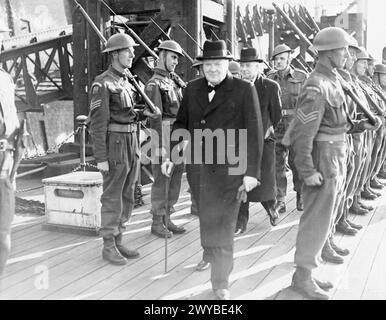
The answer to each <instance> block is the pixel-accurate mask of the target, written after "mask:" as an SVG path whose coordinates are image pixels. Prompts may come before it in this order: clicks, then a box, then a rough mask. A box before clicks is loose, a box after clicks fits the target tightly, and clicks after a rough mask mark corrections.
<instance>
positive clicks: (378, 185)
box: [370, 179, 384, 190]
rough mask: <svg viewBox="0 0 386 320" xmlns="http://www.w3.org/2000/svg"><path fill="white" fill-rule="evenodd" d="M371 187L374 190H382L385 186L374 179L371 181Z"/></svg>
mask: <svg viewBox="0 0 386 320" xmlns="http://www.w3.org/2000/svg"><path fill="white" fill-rule="evenodd" d="M370 187H371V188H373V189H378V190H382V189H383V187H384V185H383V184H382V183H379V182H378V181H377V180H376V179H373V180H371V181H370Z"/></svg>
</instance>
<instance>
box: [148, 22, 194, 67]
mask: <svg viewBox="0 0 386 320" xmlns="http://www.w3.org/2000/svg"><path fill="white" fill-rule="evenodd" d="M150 20H151V22H153V23H154V25H155V26H156V27H157V28H158V29H159V30H160V31H161V32H162V34H163V35H164V36H165V37H166V38H167V39H168V40H172V38H170V36H169V35H168V34H167V33H166V32H165V31H164V30H163V29H162V28H161V27H160V26H159V24H158V23H157V22H155V21H154V19H152V18H151V17H150ZM181 51H182V53H183V54H184V56H185V57H186V58H187V59H188V60H189V61H190V62H191V63H192V64H193V59H192V57H191V56H190V55H188V53H187V52H186V51H185V50H184V49H182V48H181Z"/></svg>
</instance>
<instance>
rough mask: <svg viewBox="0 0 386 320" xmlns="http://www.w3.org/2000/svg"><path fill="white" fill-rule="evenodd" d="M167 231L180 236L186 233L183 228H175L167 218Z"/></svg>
mask: <svg viewBox="0 0 386 320" xmlns="http://www.w3.org/2000/svg"><path fill="white" fill-rule="evenodd" d="M168 230H169V231H171V232H172V233H176V234H182V233H184V232H185V231H186V229H185V228H184V227H178V226H176V225H175V224H174V223H173V221H172V220H170V217H169V218H168Z"/></svg>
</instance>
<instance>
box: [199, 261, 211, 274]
mask: <svg viewBox="0 0 386 320" xmlns="http://www.w3.org/2000/svg"><path fill="white" fill-rule="evenodd" d="M209 267H210V263H209V262H206V261H205V260H201V261H200V262H199V263H198V264H197V266H196V271H204V270H206V269H208V268H209Z"/></svg>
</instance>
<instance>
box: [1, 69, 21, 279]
mask: <svg viewBox="0 0 386 320" xmlns="http://www.w3.org/2000/svg"><path fill="white" fill-rule="evenodd" d="M0 83H1V85H0V275H1V274H2V272H3V269H4V267H5V264H6V262H7V258H8V255H9V252H10V249H11V223H12V220H13V216H14V213H15V195H14V181H13V179H12V177H11V171H12V168H13V166H14V149H15V145H16V137H17V135H18V129H19V119H18V117H17V111H16V106H15V100H14V99H15V85H14V83H13V80H12V77H11V76H10V75H9V74H8V73H7V72H5V71H4V70H3V69H1V68H0Z"/></svg>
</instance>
